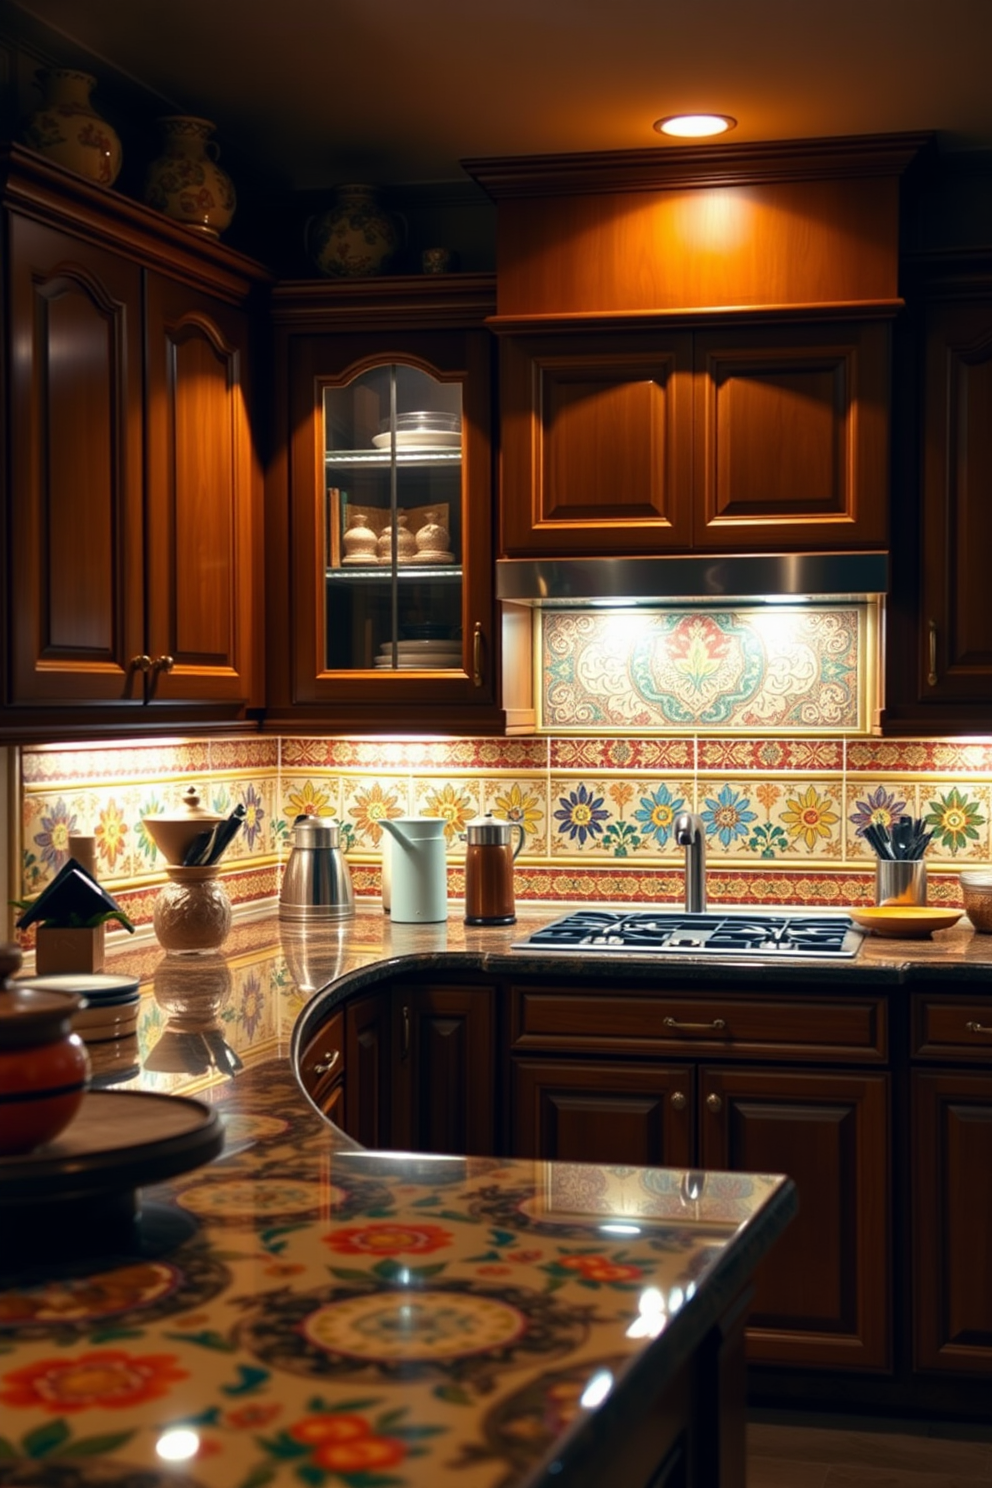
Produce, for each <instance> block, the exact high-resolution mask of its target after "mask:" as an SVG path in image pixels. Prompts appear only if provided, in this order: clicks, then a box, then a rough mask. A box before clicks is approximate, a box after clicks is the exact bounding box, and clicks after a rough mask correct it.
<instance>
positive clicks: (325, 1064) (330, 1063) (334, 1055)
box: [313, 1049, 341, 1075]
mask: <svg viewBox="0 0 992 1488" xmlns="http://www.w3.org/2000/svg"><path fill="white" fill-rule="evenodd" d="M340 1058H341V1050H340V1049H329V1050H328V1051H327V1053H326V1054H323V1055H321V1063H320V1064H315V1065H314V1067H313V1072H314V1074H315V1075H329V1074H330V1072H331V1070H332V1069H333V1068H334V1066H335V1065H336V1064H337V1062H338V1060H339V1059H340Z"/></svg>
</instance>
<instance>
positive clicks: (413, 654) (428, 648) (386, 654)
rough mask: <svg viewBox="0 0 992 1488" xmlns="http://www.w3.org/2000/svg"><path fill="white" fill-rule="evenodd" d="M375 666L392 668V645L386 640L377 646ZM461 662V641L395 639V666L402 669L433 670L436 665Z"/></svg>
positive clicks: (449, 664)
mask: <svg viewBox="0 0 992 1488" xmlns="http://www.w3.org/2000/svg"><path fill="white" fill-rule="evenodd" d="M375 664H376V666H377V667H384V668H386V669H387V670H393V647H392V644H391V642H389V641H386V642H385V643H384V644H383V645H381V646H380V647H379V654H378V656H377V657H376V659H375ZM461 664H462V643H461V641H441V640H437V641H397V642H396V668H397V669H400V670H404V671H417V670H420V671H433V670H436V669H437V668H438V667H442V668H443V667H458V666H461Z"/></svg>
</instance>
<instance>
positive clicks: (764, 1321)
mask: <svg viewBox="0 0 992 1488" xmlns="http://www.w3.org/2000/svg"><path fill="white" fill-rule="evenodd" d="M700 1082H701V1084H700V1108H699V1130H700V1143H699V1157H700V1165H701V1167H702V1168H703V1169H710V1168H715V1169H724V1170H727V1169H730V1170H733V1171H742V1172H750V1173H785V1174H787V1175H788V1177H790V1178H792V1179H793V1181H794V1182H795V1183H796V1185H797V1187H798V1190H799V1213H798V1214H797V1216H796V1217H795V1219H794V1220H793V1221H792V1223H791V1224H790V1225H789V1227H788V1229H787V1230H786V1232H785V1233H784V1235H782V1237H781V1238H780V1239H779V1240H778V1241H777V1243H776V1246H775V1250H774V1253H773V1254H772V1255H770V1256H769V1257H768V1258H767V1259H766V1260H765V1261H763V1262H762V1263H761V1265H760V1266H759V1268H758V1270H757V1272H756V1273H755V1298H754V1304H753V1307H752V1310H751V1316H750V1320H749V1324H748V1358H749V1360H750V1361H751V1362H752V1363H767V1364H771V1363H775V1364H808V1365H811V1366H814V1367H815V1366H822V1367H826V1368H831V1367H837V1366H839V1367H843V1368H846V1369H852V1370H873V1371H881V1370H886V1369H888V1368H889V1367H890V1362H891V1360H890V1354H891V1342H890V1331H891V1321H890V1316H891V1303H890V1294H891V1286H892V1281H891V1275H890V1272H891V1266H890V1255H889V1250H890V1238H889V1237H890V1215H889V1210H890V1198H889V1191H890V1175H889V1118H888V1110H889V1077H888V1075H884V1074H853V1073H846V1072H838V1073H836V1074H813V1073H806V1072H803V1071H791V1070H768V1069H753V1070H736V1069H714V1068H707V1069H705V1070H702V1071H701V1072H700Z"/></svg>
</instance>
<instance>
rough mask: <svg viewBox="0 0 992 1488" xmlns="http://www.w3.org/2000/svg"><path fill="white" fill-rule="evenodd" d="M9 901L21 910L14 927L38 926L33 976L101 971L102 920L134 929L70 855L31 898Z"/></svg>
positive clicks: (103, 931) (123, 914)
mask: <svg viewBox="0 0 992 1488" xmlns="http://www.w3.org/2000/svg"><path fill="white" fill-rule="evenodd" d="M14 902H15V905H16V907H17V908H18V909H20V910H23V913H22V915H21V917H20V919H19V920H18V921H17V928H18V930H26V929H27V928H28V926H29V925H37V927H38V938H37V944H36V949H35V970H36V972H37V973H38V975H39V976H50V975H54V974H56V973H59V972H75V971H78V972H93V971H102V970H103V959H104V934H105V926H106V924H107V922H108V920H116V921H117V922H118V924H120V925H123V926H124V929H125V930H127V931H128V932H129V933H130V934H133V933H134V926H133V924H132V923H131V921H130V920H129V919H128V917H127V915H126V914H125V913H124V911H123V910H122V909H121V907H120V905H119V904H117V902H116V901H115V900H114V899H112V898H111V896H110V895H109V894H108V893H107V891H106V889H103V888H101V887H100V885H99V884H98V883H97V881H96V879H95V878H93V876H92V874H90V873H88V872H87V870H86V869H85V868H84V867H83V865H82V864H81V863H79V862H78V861H77V860H76V859H75V858H70V859H69V861H68V862H67V863H66V864H65V866H64V868H62V869H61V870H60V872H59V873H58V874H57V875H56V876H55V878H53V879H52V881H51V883H50V884H49V885H48V887H47V888H46V889H44V890H43V891H42V893H40V894H39V895H38V897H37V899H34V900H25V901H22V900H15V901H14Z"/></svg>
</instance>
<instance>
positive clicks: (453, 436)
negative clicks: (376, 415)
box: [372, 409, 462, 449]
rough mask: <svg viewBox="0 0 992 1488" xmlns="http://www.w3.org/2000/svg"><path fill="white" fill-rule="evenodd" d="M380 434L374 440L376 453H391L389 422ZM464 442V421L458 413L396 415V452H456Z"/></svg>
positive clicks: (384, 421)
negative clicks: (384, 450)
mask: <svg viewBox="0 0 992 1488" xmlns="http://www.w3.org/2000/svg"><path fill="white" fill-rule="evenodd" d="M379 428H380V430H381V433H379V434H376V435H374V436H373V439H372V443H373V444H374V445H375V448H376V449H388V448H389V445H390V442H391V440H392V430H391V428H390V421H389V419H388V418H387V419H383V421H382V423H381V424H380V425H379ZM461 442H462V420H461V415H460V414H457V413H436V412H431V411H430V410H426V409H425V410H422V411H421V412H418V413H399V414H397V415H396V448H397V449H456V448H457V447H458V445H460V444H461Z"/></svg>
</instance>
